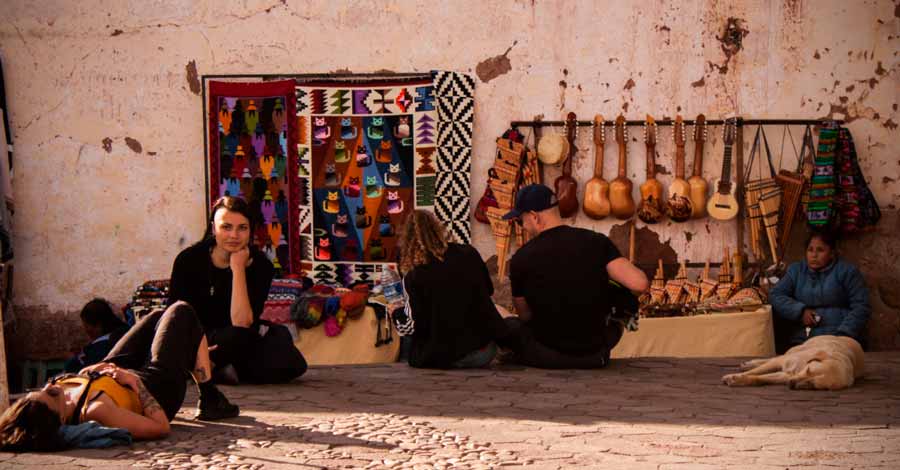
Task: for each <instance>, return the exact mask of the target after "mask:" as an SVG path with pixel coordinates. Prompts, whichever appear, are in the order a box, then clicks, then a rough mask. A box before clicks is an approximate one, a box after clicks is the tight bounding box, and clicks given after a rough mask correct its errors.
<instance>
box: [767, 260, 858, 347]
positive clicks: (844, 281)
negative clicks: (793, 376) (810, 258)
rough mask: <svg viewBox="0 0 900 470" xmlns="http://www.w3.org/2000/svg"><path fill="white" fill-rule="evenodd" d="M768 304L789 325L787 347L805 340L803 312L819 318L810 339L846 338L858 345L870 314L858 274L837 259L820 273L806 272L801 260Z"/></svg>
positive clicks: (778, 286) (847, 264) (855, 270)
mask: <svg viewBox="0 0 900 470" xmlns="http://www.w3.org/2000/svg"><path fill="white" fill-rule="evenodd" d="M769 301H770V302H771V303H772V307H773V308H774V310H775V314H776V315H778V316H779V317H781V318H783V319H785V320H787V321H788V322H789V323H790V324H791V325H792V328H793V329H792V331H791V333H790V342H791V344H799V343H802V342H803V341H805V340H806V327H805V326H803V309H804V308H812V309H814V310H815V311H816V313H817V314H818V315H819V316H820V317H821V320H820V321H819V324H818V325H816V326H815V327H813V328H812V330H811V331H810V333H809V335H810V336H818V335H837V336H849V337H851V338H853V339H855V340H857V341H860V342H862V341H861V340H862V336H863V333H864V332H865V327H866V322H867V321H868V320H869V316H871V314H872V308H871V307H870V306H869V290H868V289H867V288H866V283H865V280H864V279H863V276H862V273H860V272H859V269H857V268H856V266H853V265H852V264H850V263H848V262H846V261H844V260H842V259H840V258H838V259H836V260H835V261H833V262H832V263H831V265H829V266H828V267H826V268H825V269H823V270H821V271H813V270H811V269H809V266H808V265H807V264H806V261H805V260H804V261H800V262H796V263H794V264H792V265H790V267H788V270H787V273H786V274H785V275H784V277H783V278H782V279H781V281H779V282H778V284H776V285H775V287H774V288H773V289H772V290H771V291H770V292H769Z"/></svg>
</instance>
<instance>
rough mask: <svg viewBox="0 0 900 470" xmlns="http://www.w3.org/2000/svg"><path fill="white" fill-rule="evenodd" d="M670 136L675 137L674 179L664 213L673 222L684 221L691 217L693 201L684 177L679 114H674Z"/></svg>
mask: <svg viewBox="0 0 900 470" xmlns="http://www.w3.org/2000/svg"><path fill="white" fill-rule="evenodd" d="M672 136H673V137H674V139H675V179H674V180H672V184H670V185H669V199H668V200H667V201H666V213H667V214H668V215H669V218H670V219H672V220H674V221H675V222H685V221H687V220H689V219H690V218H691V214H692V213H693V203H691V199H690V197H689V194H690V192H691V186H690V185H689V184H688V182H687V180H685V179H684V143H685V140H686V139H685V135H684V119H682V118H681V115H680V114H679V115H677V116H675V125H674V126H673V127H672Z"/></svg>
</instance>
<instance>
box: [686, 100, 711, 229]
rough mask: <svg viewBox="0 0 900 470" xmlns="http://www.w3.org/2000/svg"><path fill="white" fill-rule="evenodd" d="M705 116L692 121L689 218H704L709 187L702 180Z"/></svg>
mask: <svg viewBox="0 0 900 470" xmlns="http://www.w3.org/2000/svg"><path fill="white" fill-rule="evenodd" d="M706 132H707V130H706V116H704V115H702V114H699V115H697V120H696V121H694V175H693V176H691V177H690V178H689V179H688V184H689V185H690V186H691V217H692V218H694V219H699V218H701V217H706V197H707V194H709V185H708V184H706V180H705V179H703V143H704V142H706V136H707V134H706Z"/></svg>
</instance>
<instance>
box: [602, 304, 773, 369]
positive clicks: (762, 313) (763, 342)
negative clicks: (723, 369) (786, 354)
mask: <svg viewBox="0 0 900 470" xmlns="http://www.w3.org/2000/svg"><path fill="white" fill-rule="evenodd" d="M774 355H775V339H774V331H773V329H772V307H771V306H770V305H763V306H762V307H760V308H758V309H757V310H754V311H744V312H734V313H721V312H720V313H716V312H713V313H710V314H702V315H694V316H690V317H666V318H641V319H640V322H639V327H638V331H626V332H625V334H624V335H623V336H622V340H621V341H619V344H618V345H617V346H616V347H615V348H613V350H612V357H613V358H629V357H760V356H774Z"/></svg>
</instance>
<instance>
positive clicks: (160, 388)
mask: <svg viewBox="0 0 900 470" xmlns="http://www.w3.org/2000/svg"><path fill="white" fill-rule="evenodd" d="M188 374H191V375H193V377H194V380H195V381H196V383H197V386H198V388H199V389H200V401H199V406H198V407H199V411H200V412H199V413H198V416H197V417H198V419H204V420H213V419H222V418H230V417H234V416H237V415H238V413H239V409H238V407H237V406H235V405H233V404H231V403H229V402H228V399H227V398H225V396H224V395H223V394H222V392H220V391H219V390H218V389H217V388H216V386H215V385H213V383H212V382H211V381H210V376H211V370H210V364H209V350H208V347H207V342H206V337H205V336H204V335H203V328H202V327H201V326H200V323H199V321H197V315H196V314H195V313H194V309H192V308H191V307H190V306H189V305H187V304H186V303H184V302H178V303H176V304H174V305H172V306H170V307H169V308H168V309H166V310H165V311H163V310H157V311H155V312H153V313H151V314H149V315H147V316H146V317H144V318H143V319H141V321H139V322H138V323H137V324H136V325H135V326H134V328H132V329H131V330H130V331H129V332H128V333H127V334H126V335H125V336H124V337H123V338H122V339H121V341H119V342H118V344H116V346H115V347H114V348H113V349H112V351H110V353H109V355H108V356H107V357H106V358H105V359H104V360H103V362H100V363H97V364H95V365H93V366H90V367H86V368H84V369H83V370H82V371H81V372H80V373H79V374H78V375H65V376H62V377H58V378H54V379H51V381H50V382H49V383H48V384H47V385H45V386H44V388H42V389H41V390H40V391H35V392H30V393H28V394H27V395H26V396H25V397H24V398H22V399H20V400H19V401H17V402H16V403H14V404H13V405H12V406H11V407H10V408H9V409H7V410H6V411H5V412H4V413H3V415H2V416H0V450H3V451H15V452H24V451H49V450H58V449H60V448H61V446H62V438H61V436H60V426H61V425H63V424H79V423H82V422H86V421H97V422H98V423H100V424H102V425H104V426H108V427H114V428H125V429H127V430H128V431H129V432H130V433H131V435H132V437H134V438H135V439H159V438H162V437H165V436H166V435H168V433H169V421H171V420H172V419H173V418H174V417H175V413H177V412H178V410H179V409H180V408H181V405H182V403H183V402H184V395H185V392H186V390H187V385H186V381H185V379H186V378H187V375H188Z"/></svg>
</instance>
